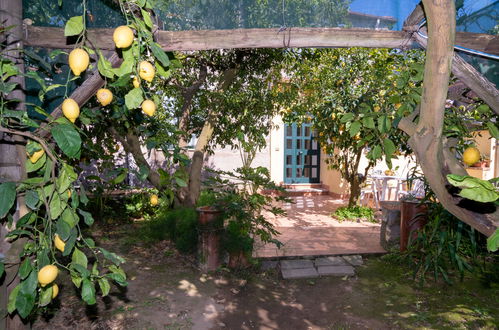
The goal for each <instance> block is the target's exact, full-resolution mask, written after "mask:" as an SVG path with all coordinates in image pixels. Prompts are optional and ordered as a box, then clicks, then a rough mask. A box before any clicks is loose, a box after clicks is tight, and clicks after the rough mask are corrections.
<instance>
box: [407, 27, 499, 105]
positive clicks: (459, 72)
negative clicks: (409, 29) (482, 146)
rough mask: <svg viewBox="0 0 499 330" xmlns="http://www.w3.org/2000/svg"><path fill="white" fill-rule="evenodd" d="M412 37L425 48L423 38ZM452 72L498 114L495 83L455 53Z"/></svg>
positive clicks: (497, 96)
mask: <svg viewBox="0 0 499 330" xmlns="http://www.w3.org/2000/svg"><path fill="white" fill-rule="evenodd" d="M414 39H415V40H416V41H417V42H418V43H419V44H420V45H421V46H422V47H423V48H426V45H427V40H426V39H425V38H423V37H421V36H419V35H417V34H416V35H414ZM452 73H453V74H454V75H455V76H456V77H457V78H458V79H459V80H461V81H462V82H463V83H464V84H465V85H466V86H468V87H469V88H471V89H472V90H473V91H474V92H475V93H476V94H477V95H478V96H479V97H480V98H481V99H482V100H484V101H485V103H487V104H488V105H489V106H490V108H491V109H492V110H494V111H495V113H497V114H499V91H498V90H497V88H496V87H495V85H494V84H493V83H491V82H490V81H489V80H488V79H487V78H485V77H484V76H483V75H482V74H480V72H478V71H477V70H476V69H475V68H474V67H473V66H472V65H471V64H469V63H468V62H466V61H465V60H463V59H462V58H461V57H460V56H459V55H456V54H455V53H454V57H453V59H452Z"/></svg>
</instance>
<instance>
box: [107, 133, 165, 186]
mask: <svg viewBox="0 0 499 330" xmlns="http://www.w3.org/2000/svg"><path fill="white" fill-rule="evenodd" d="M108 131H109V132H110V133H111V135H112V136H113V137H114V138H115V139H116V140H118V141H119V142H120V143H121V144H122V145H123V148H124V149H125V151H126V152H128V153H130V154H132V156H133V159H134V160H135V162H136V163H137V165H139V166H145V167H146V168H147V170H148V172H149V173H148V174H147V178H148V180H149V182H150V183H151V184H152V185H153V186H154V187H155V188H156V189H158V190H162V189H163V188H164V187H163V185H162V184H161V179H160V175H159V173H158V172H157V171H155V170H154V169H153V168H151V166H150V165H149V163H148V162H147V160H146V159H145V157H144V154H143V153H142V148H141V144H140V139H139V137H138V136H137V135H135V134H134V133H133V131H131V130H129V131H128V132H127V133H126V135H125V136H122V135H121V134H120V133H119V132H118V131H117V130H116V128H115V127H113V126H112V125H110V126H109V128H108Z"/></svg>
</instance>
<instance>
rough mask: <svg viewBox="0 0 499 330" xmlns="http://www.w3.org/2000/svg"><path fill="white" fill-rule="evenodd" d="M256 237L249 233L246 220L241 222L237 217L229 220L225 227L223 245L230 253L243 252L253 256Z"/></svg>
mask: <svg viewBox="0 0 499 330" xmlns="http://www.w3.org/2000/svg"><path fill="white" fill-rule="evenodd" d="M253 243H254V239H253V238H252V237H251V236H250V235H249V228H247V224H246V223H244V222H239V221H237V220H236V219H232V220H231V221H229V223H228V225H227V226H226V227H225V230H224V235H223V239H222V246H223V248H224V250H225V251H227V252H229V253H237V252H243V253H244V254H245V255H246V256H248V257H251V252H253Z"/></svg>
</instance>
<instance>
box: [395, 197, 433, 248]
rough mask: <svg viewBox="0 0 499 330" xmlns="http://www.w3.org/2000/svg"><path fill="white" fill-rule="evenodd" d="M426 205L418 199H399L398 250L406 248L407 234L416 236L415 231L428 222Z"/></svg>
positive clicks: (412, 236) (413, 237)
mask: <svg viewBox="0 0 499 330" xmlns="http://www.w3.org/2000/svg"><path fill="white" fill-rule="evenodd" d="M427 213H428V207H427V206H426V205H424V204H421V203H420V202H419V201H401V204H400V251H405V250H406V249H407V243H408V242H409V236H410V237H411V240H414V239H415V238H416V237H417V232H418V231H419V230H420V229H421V228H423V226H424V225H426V223H427V222H428V218H427Z"/></svg>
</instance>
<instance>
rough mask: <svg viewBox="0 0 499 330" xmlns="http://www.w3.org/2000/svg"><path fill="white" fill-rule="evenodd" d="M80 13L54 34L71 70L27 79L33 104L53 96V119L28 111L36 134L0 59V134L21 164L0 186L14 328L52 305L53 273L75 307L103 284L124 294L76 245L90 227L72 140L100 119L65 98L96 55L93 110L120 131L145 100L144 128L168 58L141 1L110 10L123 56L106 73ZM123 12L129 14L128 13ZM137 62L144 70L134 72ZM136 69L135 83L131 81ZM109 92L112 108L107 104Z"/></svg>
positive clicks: (88, 251) (117, 272) (108, 266)
mask: <svg viewBox="0 0 499 330" xmlns="http://www.w3.org/2000/svg"><path fill="white" fill-rule="evenodd" d="M82 4H83V6H82V9H83V13H82V15H81V16H75V17H71V18H70V19H68V20H67V22H66V25H65V29H64V35H65V36H66V37H74V38H75V39H76V46H75V49H74V50H72V51H71V52H69V54H68V57H67V61H68V62H67V64H68V65H69V67H70V69H71V73H70V75H69V76H68V79H67V83H66V84H65V85H61V84H57V85H48V84H47V82H46V81H47V80H45V79H42V78H41V77H39V76H38V74H37V73H36V72H31V73H30V77H31V78H33V79H34V80H35V81H36V82H37V83H38V84H39V85H40V93H39V95H38V96H39V98H40V99H43V98H44V97H45V95H46V93H48V92H49V91H57V92H58V93H59V94H58V95H59V96H63V98H64V101H63V102H62V104H61V110H62V114H63V116H61V117H55V116H52V115H51V114H50V113H48V112H47V111H45V110H44V109H43V108H42V107H40V106H36V107H35V110H36V112H38V113H39V114H41V115H43V116H45V118H46V119H45V122H44V123H43V124H42V125H41V123H40V122H39V121H37V119H35V118H31V117H30V115H28V112H27V111H26V109H25V106H26V104H23V103H22V102H20V100H18V99H11V98H10V97H9V96H10V93H11V92H12V91H13V90H18V89H20V86H19V85H18V83H17V82H15V81H18V80H13V78H16V77H22V75H23V73H22V72H20V71H19V69H18V67H17V66H16V65H15V64H14V63H13V62H12V61H11V60H10V59H8V58H6V57H5V56H4V55H3V54H0V56H1V58H0V133H1V134H2V136H3V137H4V138H5V137H8V138H13V139H14V138H16V139H18V138H19V139H20V140H19V141H21V142H22V143H21V145H22V148H21V149H22V150H23V153H22V154H21V155H20V156H19V153H18V156H19V157H21V159H24V160H25V164H24V166H23V167H22V169H23V170H24V171H25V172H24V173H23V174H22V175H21V177H22V178H21V179H20V180H17V179H14V178H12V179H10V180H9V181H7V182H2V183H0V196H2V197H1V198H0V220H1V222H2V225H4V226H5V227H6V228H8V230H9V232H8V234H7V236H6V238H7V239H8V240H9V242H10V243H11V244H13V245H12V246H19V247H20V250H17V248H16V249H13V248H11V251H12V252H9V253H7V255H6V256H5V258H3V256H2V259H0V277H1V276H3V273H4V272H5V271H6V270H7V271H8V272H9V274H8V276H9V278H10V276H14V275H15V276H16V277H17V279H18V281H19V284H18V285H17V286H15V288H14V289H13V290H12V291H11V292H10V293H9V297H8V306H6V307H7V311H8V312H9V313H10V314H18V315H19V316H20V317H21V318H23V319H28V318H29V317H30V315H32V314H33V313H35V312H37V310H39V309H40V308H44V307H45V306H47V305H49V304H50V303H51V302H52V301H53V299H54V298H55V297H56V296H57V295H58V293H59V286H58V285H57V282H58V281H59V276H58V274H59V273H60V272H67V273H68V274H69V275H70V278H71V280H72V282H73V284H74V285H75V286H76V288H77V289H78V290H79V292H80V294H81V298H82V299H83V300H84V301H85V302H86V303H87V304H90V305H91V304H95V303H96V295H97V294H101V295H102V296H106V295H107V294H109V291H110V289H111V283H113V282H114V283H116V284H118V285H121V286H126V285H127V281H126V274H125V272H124V271H123V269H122V268H121V264H122V263H123V262H125V260H124V259H123V258H121V257H120V256H118V255H117V254H115V253H113V252H110V251H107V250H106V249H104V248H102V247H99V246H97V245H96V243H95V242H94V241H93V240H92V239H91V238H88V237H85V236H84V235H83V228H84V227H85V226H91V225H92V224H93V222H94V219H93V217H92V215H91V214H90V213H89V212H87V211H85V205H86V204H87V202H88V197H87V193H86V191H85V189H84V187H83V186H79V185H78V184H77V178H78V175H77V171H76V169H75V167H74V164H75V163H77V161H78V160H79V159H80V158H81V154H82V132H83V131H84V130H85V129H86V128H88V127H89V126H87V125H90V124H91V122H92V119H94V120H98V119H102V118H101V117H99V118H96V117H93V118H91V117H89V113H88V109H86V108H83V109H80V106H81V104H78V102H76V101H75V100H74V99H72V98H71V96H70V95H69V90H70V83H71V82H72V81H75V80H76V81H78V80H81V79H83V78H82V77H83V75H84V73H85V71H86V70H88V69H89V67H90V65H91V63H90V55H93V54H96V55H97V58H98V60H97V63H95V64H94V65H93V66H94V67H97V68H98V70H99V73H100V74H101V75H102V76H103V77H104V78H105V79H106V83H107V86H105V88H102V89H100V90H99V91H98V92H97V95H96V99H97V100H98V102H99V103H100V105H101V106H102V107H103V108H104V107H110V109H109V110H108V111H110V112H111V111H117V113H119V114H121V118H118V117H117V118H116V119H117V120H118V121H121V122H122V123H125V122H127V121H128V120H129V118H131V117H134V116H136V114H140V113H141V112H140V110H139V109H138V108H140V106H141V103H142V102H143V101H144V100H150V102H152V105H153V106H154V107H153V108H152V107H151V104H149V107H146V109H145V111H147V113H148V114H147V115H142V118H141V119H140V121H141V122H142V124H143V125H146V124H147V121H146V117H147V116H149V115H150V116H153V115H154V110H155V107H156V104H160V100H159V99H158V97H157V96H156V95H155V93H154V91H153V89H154V80H155V79H160V78H158V77H157V74H158V73H160V74H162V75H164V76H167V75H168V70H169V62H170V57H169V55H168V54H166V53H165V52H163V51H162V50H161V48H160V47H159V45H158V44H157V43H155V41H154V40H153V35H152V32H151V31H152V27H153V26H152V20H151V17H150V13H149V11H150V5H149V3H148V2H147V1H141V2H140V5H139V4H137V3H136V2H135V1H129V2H128V1H121V2H120V4H121V5H122V10H123V15H124V18H125V20H126V21H127V26H126V27H121V28H119V30H118V32H117V33H116V40H115V41H116V43H117V46H118V47H120V48H121V49H122V50H123V53H122V54H123V61H122V65H121V66H120V67H118V68H113V67H112V66H111V65H110V62H109V61H108V60H107V59H106V58H105V57H104V56H103V55H102V53H101V52H100V51H99V50H98V49H94V48H93V47H92V46H91V45H92V42H91V41H90V40H88V39H87V34H86V19H87V17H86V15H85V13H86V1H83V3H82ZM130 7H134V8H135V10H129V8H130ZM137 9H138V10H137ZM2 32H4V31H3V30H2ZM172 59H173V57H172ZM141 62H146V63H147V65H142V66H141V65H140V63H141ZM143 67H144V68H145V73H144V72H142V71H144V70H142V71H141V68H143ZM133 78H137V79H140V80H139V83H140V84H139V85H138V86H137V87H134V86H133V84H132V79H133ZM115 91H116V95H117V97H119V98H120V104H119V105H117V104H116V103H115V102H114V99H115V96H114V95H115V93H114V92H115ZM146 104H148V103H146ZM30 106H32V105H30ZM19 108H20V109H19ZM105 115H106V116H110V113H105ZM139 125H140V124H139ZM40 126H43V127H40ZM158 200H159V197H157V198H156V202H158ZM17 205H25V206H26V212H24V213H22V214H21V216H20V218H19V219H15V216H17V214H18V213H17ZM16 244H17V245H16ZM13 272H15V273H13Z"/></svg>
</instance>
